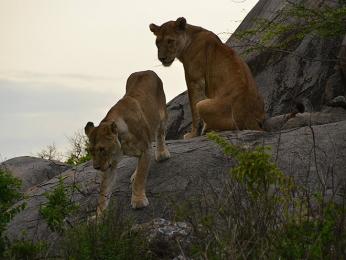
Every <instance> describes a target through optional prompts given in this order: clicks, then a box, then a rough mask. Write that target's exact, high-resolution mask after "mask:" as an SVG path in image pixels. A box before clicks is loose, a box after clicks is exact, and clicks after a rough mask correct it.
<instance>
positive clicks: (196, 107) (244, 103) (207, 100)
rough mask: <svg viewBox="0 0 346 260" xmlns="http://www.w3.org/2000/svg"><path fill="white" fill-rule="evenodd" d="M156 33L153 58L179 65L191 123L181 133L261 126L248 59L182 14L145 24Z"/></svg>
mask: <svg viewBox="0 0 346 260" xmlns="http://www.w3.org/2000/svg"><path fill="white" fill-rule="evenodd" d="M150 30H151V31H152V32H153V33H154V34H155V35H156V46H157V48H158V59H159V60H160V61H161V62H162V64H163V65H164V66H170V65H171V64H172V63H173V61H174V59H175V58H178V59H179V60H180V61H181V62H182V63H183V65H184V70H185V79H186V84H187V89H188V94H189V101H190V107H191V112H192V129H191V132H190V133H187V134H186V135H185V136H184V138H185V139H188V138H192V137H195V136H197V135H199V130H198V128H199V123H200V119H202V121H203V130H202V132H204V131H206V130H235V129H239V130H242V129H253V130H261V128H262V124H263V120H264V117H265V112H264V102H263V98H262V96H261V95H260V94H259V92H258V89H257V86H256V83H255V81H254V79H253V77H252V75H251V72H250V69H249V68H248V66H247V64H246V63H245V62H244V61H243V60H242V59H241V58H240V57H239V56H238V55H237V54H236V53H235V51H234V50H233V49H232V48H231V47H229V46H227V45H226V44H223V43H222V42H221V40H220V39H219V38H218V37H217V36H216V35H215V34H214V33H212V32H210V31H208V30H206V29H203V28H201V27H197V26H193V25H190V24H187V23H186V20H185V18H183V17H181V18H178V19H177V20H176V21H169V22H166V23H164V24H162V25H161V26H157V25H155V24H150Z"/></svg>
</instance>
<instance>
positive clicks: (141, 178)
mask: <svg viewBox="0 0 346 260" xmlns="http://www.w3.org/2000/svg"><path fill="white" fill-rule="evenodd" d="M149 166H150V149H148V150H147V151H145V152H143V153H142V155H141V156H140V158H139V159H138V165H137V169H136V171H135V175H134V180H133V182H132V198H131V205H132V208H134V209H138V208H144V207H146V206H148V205H149V201H148V199H147V196H146V195H145V186H146V182H147V176H148V173H149Z"/></svg>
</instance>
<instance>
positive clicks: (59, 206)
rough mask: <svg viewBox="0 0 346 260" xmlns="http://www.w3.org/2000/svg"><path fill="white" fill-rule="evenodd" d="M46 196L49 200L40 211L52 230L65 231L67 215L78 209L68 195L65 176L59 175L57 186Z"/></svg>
mask: <svg viewBox="0 0 346 260" xmlns="http://www.w3.org/2000/svg"><path fill="white" fill-rule="evenodd" d="M45 196H46V198H47V199H48V202H47V204H46V205H44V206H43V207H41V208H40V213H41V215H42V216H43V218H44V219H45V220H46V221H47V224H48V226H49V228H50V229H51V230H52V231H56V232H63V231H64V230H65V222H66V219H67V217H68V216H70V215H71V214H72V213H73V212H75V211H76V210H77V209H78V205H77V204H75V203H74V202H73V201H71V199H70V198H69V196H68V191H66V188H65V185H64V179H63V177H59V183H58V185H57V187H56V188H55V189H54V190H53V191H52V192H50V193H46V194H45Z"/></svg>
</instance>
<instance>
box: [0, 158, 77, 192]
mask: <svg viewBox="0 0 346 260" xmlns="http://www.w3.org/2000/svg"><path fill="white" fill-rule="evenodd" d="M0 168H2V169H6V170H7V171H9V172H11V173H12V174H13V175H14V176H15V177H17V178H18V179H20V180H22V188H21V190H22V191H26V190H28V189H30V188H32V187H34V186H36V185H38V184H40V183H42V182H44V181H47V180H50V179H52V178H53V177H54V176H56V175H58V174H60V173H62V172H64V171H66V170H67V169H69V168H71V166H69V165H67V164H64V163H62V162H58V161H50V160H44V159H42V160H37V158H33V157H30V156H22V157H17V158H13V159H10V160H7V161H5V162H3V163H2V164H0Z"/></svg>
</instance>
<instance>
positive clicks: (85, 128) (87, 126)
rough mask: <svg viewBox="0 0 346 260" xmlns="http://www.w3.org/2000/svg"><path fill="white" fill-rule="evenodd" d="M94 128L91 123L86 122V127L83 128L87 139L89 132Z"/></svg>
mask: <svg viewBox="0 0 346 260" xmlns="http://www.w3.org/2000/svg"><path fill="white" fill-rule="evenodd" d="M94 128H95V126H94V123H93V122H88V123H87V124H86V126H85V127H84V132H85V134H86V135H87V137H89V136H90V133H91V131H92V130H93V129H94Z"/></svg>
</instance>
